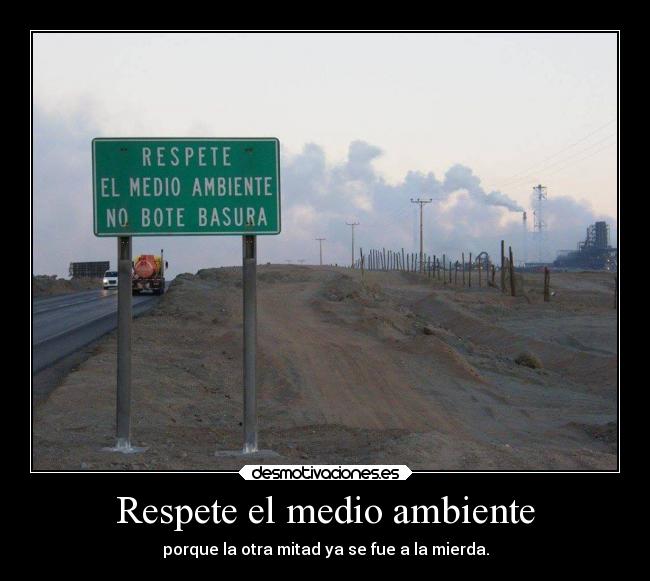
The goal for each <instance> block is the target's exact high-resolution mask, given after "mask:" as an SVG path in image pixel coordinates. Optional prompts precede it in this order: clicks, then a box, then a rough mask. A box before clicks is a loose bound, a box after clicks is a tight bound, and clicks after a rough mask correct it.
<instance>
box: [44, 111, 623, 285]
mask: <svg viewBox="0 0 650 581" xmlns="http://www.w3.org/2000/svg"><path fill="white" fill-rule="evenodd" d="M98 119H99V115H98V114H97V112H96V111H95V110H94V109H93V106H92V104H91V103H84V104H82V105H81V106H79V107H78V110H77V111H76V112H75V113H74V114H69V115H67V116H65V117H61V116H60V115H59V114H58V113H56V112H46V111H44V110H42V109H40V108H38V107H36V108H35V111H34V192H33V196H34V197H33V200H34V206H33V208H34V210H33V216H34V264H33V269H34V272H35V273H38V274H58V275H59V276H66V275H67V272H68V264H69V263H70V262H71V261H77V260H110V261H111V263H112V265H113V266H115V253H116V248H115V246H116V245H115V241H114V240H113V239H100V238H96V237H95V236H94V235H93V233H92V183H91V179H92V176H91V150H90V143H91V140H92V138H93V137H95V136H97V135H105V132H103V131H100V130H99V128H98V125H99V123H98V121H97V120H98ZM381 155H382V149H381V148H380V147H377V146H375V145H372V144H369V143H367V142H365V141H361V140H357V141H353V142H352V143H350V146H349V149H348V152H347V156H346V158H345V159H343V160H341V161H338V162H332V161H330V160H328V159H327V156H326V155H325V151H324V149H323V148H322V147H321V146H320V145H318V144H316V143H307V144H305V145H304V147H303V148H302V150H301V151H299V152H297V153H288V152H285V151H283V153H282V160H281V167H282V170H281V171H282V174H281V184H282V209H283V218H282V219H283V228H282V233H281V234H280V235H278V236H264V237H260V240H259V243H258V253H259V260H260V262H267V261H270V262H277V263H284V262H285V260H292V261H293V262H296V261H297V260H299V259H305V260H306V261H307V262H308V263H317V262H318V242H316V241H315V240H314V239H315V238H316V237H325V238H327V240H326V242H325V243H324V245H323V253H324V259H325V260H326V262H328V263H338V264H348V263H349V261H350V228H349V227H348V226H346V224H345V222H346V221H350V220H357V221H359V222H360V223H361V224H360V225H359V226H358V227H357V228H356V229H355V238H356V241H357V252H358V248H359V246H361V247H363V248H364V249H365V250H368V249H370V248H382V247H385V248H392V249H401V248H404V249H405V251H406V252H409V251H415V250H417V248H418V236H419V214H418V211H419V210H418V207H417V205H416V204H412V203H411V201H410V200H411V198H415V197H422V198H433V201H432V203H430V204H427V205H426V206H425V207H424V214H423V217H424V234H425V238H424V240H425V249H426V251H427V252H428V253H431V254H437V255H441V254H443V253H444V254H446V256H447V257H452V258H454V259H455V258H456V257H459V256H460V253H461V252H465V253H466V254H468V253H469V252H472V253H473V254H474V255H476V254H478V253H479V252H481V251H483V250H485V251H487V252H489V253H490V254H493V255H495V254H496V253H497V252H498V249H499V244H500V240H501V239H505V240H506V244H507V245H512V246H513V250H514V252H515V256H516V257H519V258H518V259H519V260H521V257H522V242H523V229H522V222H521V213H520V212H521V211H522V210H523V209H522V208H521V207H520V206H519V205H518V204H517V203H516V202H514V201H513V200H511V199H510V198H509V197H508V196H506V195H505V194H503V193H502V192H498V191H490V192H486V191H485V189H484V188H483V186H482V184H481V180H480V178H479V177H478V176H477V175H475V174H474V172H473V171H472V170H471V168H469V167H467V166H464V165H461V164H456V165H454V166H452V167H450V168H449V169H448V170H447V172H446V173H445V174H444V179H443V180H439V179H437V178H436V176H435V175H434V173H433V172H431V171H421V170H419V169H413V170H411V171H409V172H407V173H406V175H405V176H404V178H403V179H402V180H399V181H397V182H388V181H386V179H385V178H384V177H383V176H382V175H381V174H380V173H379V172H378V171H377V170H376V169H375V167H374V165H373V163H374V161H375V160H376V159H377V158H378V157H379V156H381ZM531 208H532V204H531ZM545 212H546V214H545V215H546V218H545V220H546V222H547V224H548V251H549V256H548V258H554V251H555V250H559V249H565V248H567V249H568V248H575V246H576V244H577V242H578V241H579V240H581V239H582V238H583V237H584V234H585V230H586V228H587V226H588V225H589V224H591V223H593V222H594V221H595V220H596V219H605V220H606V221H607V222H608V223H610V224H611V225H612V238H613V239H615V233H616V224H615V223H614V220H613V219H612V218H611V217H607V216H601V215H599V214H597V213H595V212H594V210H593V209H592V208H591V206H590V205H589V203H587V202H585V201H579V200H577V199H575V198H574V197H571V196H568V195H564V194H562V195H553V193H552V192H551V193H549V198H548V200H547V203H546V208H545ZM529 227H530V228H532V211H529ZM528 247H529V255H530V256H529V259H532V258H534V256H533V250H534V244H533V241H532V235H529V242H528ZM160 248H164V249H165V254H166V256H167V257H168V260H169V263H170V274H171V275H175V274H178V273H180V272H186V271H190V272H193V271H196V270H197V269H198V268H203V267H208V266H222V265H233V264H240V263H241V241H240V240H239V238H238V237H218V238H217V237H215V238H211V237H142V238H137V237H136V238H135V239H134V253H135V254H138V253H140V252H157V251H158V250H159V249H160Z"/></svg>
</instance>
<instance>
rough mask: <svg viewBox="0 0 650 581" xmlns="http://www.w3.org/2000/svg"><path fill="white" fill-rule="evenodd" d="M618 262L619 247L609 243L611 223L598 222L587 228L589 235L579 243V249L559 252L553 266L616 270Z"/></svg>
mask: <svg viewBox="0 0 650 581" xmlns="http://www.w3.org/2000/svg"><path fill="white" fill-rule="evenodd" d="M617 263H618V249H617V248H612V247H611V246H610V245H609V225H608V224H607V223H606V222H596V223H594V224H591V225H590V226H589V227H588V228H587V235H586V237H585V239H584V240H582V241H580V242H579V243H578V248H577V250H563V251H560V252H558V257H557V258H556V260H555V262H554V263H553V266H556V267H560V268H587V269H593V270H612V271H615V270H617V266H618V264H617Z"/></svg>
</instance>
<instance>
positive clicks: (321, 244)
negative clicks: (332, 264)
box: [316, 238, 327, 266]
mask: <svg viewBox="0 0 650 581" xmlns="http://www.w3.org/2000/svg"><path fill="white" fill-rule="evenodd" d="M316 240H318V246H319V250H320V265H321V266H323V241H324V240H327V238H316Z"/></svg>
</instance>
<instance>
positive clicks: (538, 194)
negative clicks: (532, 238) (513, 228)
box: [533, 184, 546, 262]
mask: <svg viewBox="0 0 650 581" xmlns="http://www.w3.org/2000/svg"><path fill="white" fill-rule="evenodd" d="M533 192H535V202H536V203H535V210H534V211H533V217H534V218H535V219H534V222H533V226H534V228H533V230H536V231H537V261H538V262H542V260H543V259H544V254H545V251H546V248H545V240H544V236H545V234H544V230H545V228H546V223H545V222H544V220H543V219H542V202H543V201H544V200H546V186H543V185H542V184H539V185H537V186H535V187H534V188H533Z"/></svg>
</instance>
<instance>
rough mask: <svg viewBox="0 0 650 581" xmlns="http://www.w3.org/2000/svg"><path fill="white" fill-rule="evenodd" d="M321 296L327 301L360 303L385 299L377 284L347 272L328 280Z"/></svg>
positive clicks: (370, 302) (371, 302)
mask: <svg viewBox="0 0 650 581" xmlns="http://www.w3.org/2000/svg"><path fill="white" fill-rule="evenodd" d="M323 296H324V297H325V298H326V299H327V300H328V301H335V302H339V301H344V300H346V299H348V300H354V301H358V302H360V303H362V304H374V303H378V302H382V301H384V300H386V295H385V294H384V293H383V292H382V290H381V287H380V286H379V284H377V283H374V282H365V281H362V280H360V279H358V278H353V277H352V276H349V275H347V274H339V275H337V276H336V277H334V279H333V280H331V281H328V282H327V283H326V284H325V285H324V288H323Z"/></svg>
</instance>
